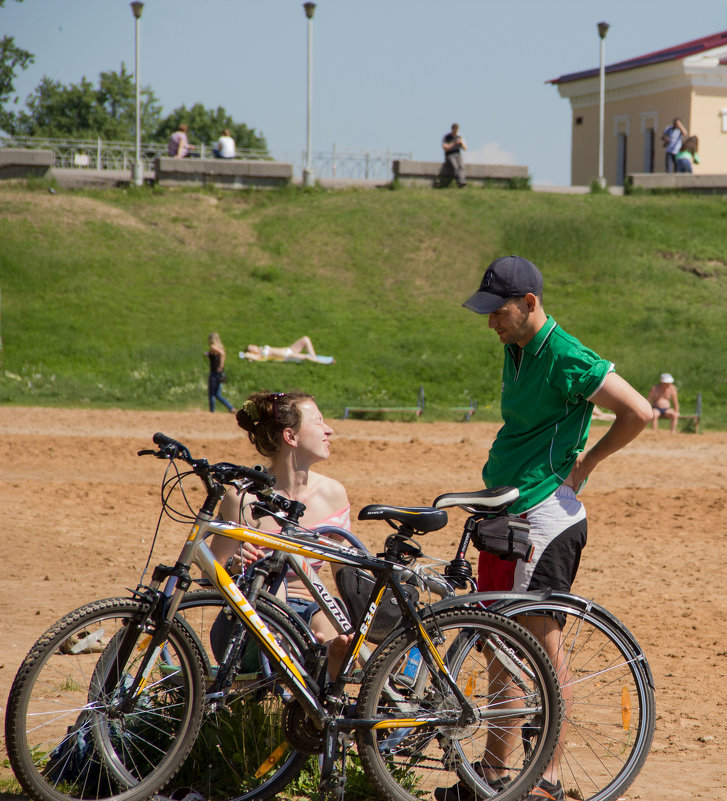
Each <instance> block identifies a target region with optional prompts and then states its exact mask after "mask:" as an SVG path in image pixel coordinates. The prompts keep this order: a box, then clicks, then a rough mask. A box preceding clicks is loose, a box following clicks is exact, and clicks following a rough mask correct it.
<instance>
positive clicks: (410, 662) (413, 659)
mask: <svg viewBox="0 0 727 801" xmlns="http://www.w3.org/2000/svg"><path fill="white" fill-rule="evenodd" d="M421 661H422V652H421V651H420V650H419V649H418V648H417V647H416V645H415V646H413V647H412V648H411V650H410V651H409V656H408V657H407V659H406V664H405V665H404V669H403V670H402V671H401V675H402V676H406V677H407V678H408V679H409V682H407V683H411V684H414V682H415V681H416V677H417V673H418V672H419V665H420V664H421Z"/></svg>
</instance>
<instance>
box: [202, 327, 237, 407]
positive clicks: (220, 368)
mask: <svg viewBox="0 0 727 801" xmlns="http://www.w3.org/2000/svg"><path fill="white" fill-rule="evenodd" d="M208 342H209V350H207V351H205V354H204V355H205V356H206V357H207V358H208V359H209V360H210V374H209V378H208V381H207V396H208V399H209V404H210V411H211V412H214V410H215V400H218V401H219V402H220V403H221V404H222V405H223V406H225V407H226V408H227V411H228V412H234V411H235V409H234V408H233V406H232V404H231V403H230V402H229V401H228V400H227V398H225V397H224V396H223V395H222V384H223V383H224V382H225V381H226V380H227V378H226V376H225V347H224V345H223V344H222V340H221V339H220V335H219V334H218V333H217V332H216V331H213V332H212V333H211V334H210V335H209V337H208Z"/></svg>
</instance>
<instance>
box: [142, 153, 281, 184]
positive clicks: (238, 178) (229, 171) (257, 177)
mask: <svg viewBox="0 0 727 801" xmlns="http://www.w3.org/2000/svg"><path fill="white" fill-rule="evenodd" d="M154 172H155V179H156V182H157V184H159V186H189V185H190V184H204V185H211V186H216V187H220V188H225V189H248V188H254V189H270V188H274V187H280V186H285V185H286V184H289V183H290V182H291V181H292V179H293V165H292V164H286V163H285V162H282V161H238V160H237V159H194V158H191V159H190V158H186V159H175V158H172V157H171V156H159V157H158V158H156V159H155V161H154Z"/></svg>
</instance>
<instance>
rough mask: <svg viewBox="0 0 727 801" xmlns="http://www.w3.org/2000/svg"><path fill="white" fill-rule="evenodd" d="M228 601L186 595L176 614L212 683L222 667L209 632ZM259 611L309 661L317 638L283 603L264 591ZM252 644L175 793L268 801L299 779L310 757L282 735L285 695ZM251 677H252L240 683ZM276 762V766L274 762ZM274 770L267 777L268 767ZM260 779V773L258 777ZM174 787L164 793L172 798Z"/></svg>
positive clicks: (213, 595) (208, 593) (208, 711)
mask: <svg viewBox="0 0 727 801" xmlns="http://www.w3.org/2000/svg"><path fill="white" fill-rule="evenodd" d="M225 608H227V609H229V607H228V606H227V603H226V601H225V599H224V598H222V596H220V595H219V594H218V593H217V591H216V590H214V589H205V590H195V591H193V592H190V593H187V594H186V595H185V596H184V598H183V599H182V602H181V604H180V607H179V610H178V612H177V616H178V617H181V618H182V619H183V620H184V621H185V625H186V626H188V627H189V628H190V629H191V630H193V631H194V639H195V641H196V643H197V647H198V648H201V649H202V650H203V651H204V656H203V662H206V664H207V665H208V674H207V680H208V684H209V683H211V681H212V680H213V679H214V676H215V673H216V669H217V666H218V663H217V660H216V659H215V656H214V650H213V648H212V646H211V643H210V628H211V626H212V623H213V621H214V620H215V619H216V618H217V616H218V614H219V613H220V612H221V611H222V610H223V609H225ZM255 611H256V612H257V613H258V615H260V617H261V618H262V620H263V622H264V623H265V625H266V626H267V627H268V628H269V629H270V630H271V631H272V632H273V634H274V635H275V637H276V639H277V640H278V641H279V642H280V643H281V644H282V645H283V647H284V648H285V649H286V650H289V651H291V650H292V652H293V653H294V655H295V656H296V658H297V659H298V660H299V661H300V662H301V663H302V662H303V661H304V659H305V653H306V651H307V649H308V648H309V647H310V646H311V645H313V644H314V643H315V639H314V637H313V635H312V633H311V632H310V629H308V628H307V627H306V626H305V624H304V623H303V622H302V620H301V619H300V618H298V616H297V615H296V616H295V618H298V619H294V616H293V615H291V614H290V613H289V610H287V608H286V607H285V605H284V604H283V602H282V601H280V600H279V599H278V598H276V597H275V596H270V595H269V594H268V593H266V592H261V593H260V594H259V596H258V598H257V599H256V602H255ZM249 642H250V641H249V640H246V642H245V644H244V645H243V651H242V653H241V655H240V657H239V660H238V665H241V666H242V667H241V668H240V669H241V670H245V671H247V672H246V673H239V672H238V673H237V674H236V678H235V679H234V682H233V686H232V688H231V689H230V691H229V693H228V694H226V695H225V696H224V697H223V698H214V699H213V698H209V699H208V701H207V703H206V705H205V714H204V721H203V723H202V727H201V730H200V734H199V736H198V738H197V742H196V743H195V746H194V747H193V749H192V751H191V752H190V754H189V756H188V757H187V761H186V762H185V764H184V765H183V766H182V769H181V770H180V772H179V774H178V775H177V776H176V777H175V780H174V783H175V786H176V787H186V788H189V789H191V790H196V791H197V792H199V793H200V794H201V795H202V796H203V797H204V798H205V799H207V801H263V799H267V798H270V797H271V796H273V795H275V794H276V793H279V792H280V791H281V790H283V789H284V788H285V787H287V786H288V785H289V784H290V783H291V782H292V781H294V780H295V778H296V777H297V776H298V775H299V774H300V772H301V771H302V769H303V767H304V766H305V765H306V763H307V761H308V759H309V757H308V756H307V755H305V754H301V753H299V752H298V751H295V750H294V749H292V748H291V747H290V746H289V745H288V744H287V743H286V742H285V737H284V735H283V733H282V711H283V706H284V704H285V701H286V697H285V690H284V688H283V686H282V685H281V684H280V683H279V679H278V678H277V676H276V675H275V674H274V672H272V669H271V668H269V667H268V668H267V669H266V670H264V671H261V675H260V676H259V677H257V676H255V674H256V672H257V671H258V670H261V666H260V664H259V662H258V666H257V667H255V666H254V665H251V662H254V660H255V658H257V659H258V660H259V653H258V652H257V648H254V649H253V651H254V653H255V654H257V657H254V656H253V657H252V659H251V656H250V654H248V648H249ZM241 676H247V679H243V678H240V677H241ZM268 760H269V761H268ZM266 764H268V765H269V768H268V769H267V770H266V771H265V772H263V773H261V774H260V771H261V770H262V766H263V765H266ZM258 774H260V775H258ZM171 789H172V788H171V787H170V788H167V790H165V794H167V795H168V794H171Z"/></svg>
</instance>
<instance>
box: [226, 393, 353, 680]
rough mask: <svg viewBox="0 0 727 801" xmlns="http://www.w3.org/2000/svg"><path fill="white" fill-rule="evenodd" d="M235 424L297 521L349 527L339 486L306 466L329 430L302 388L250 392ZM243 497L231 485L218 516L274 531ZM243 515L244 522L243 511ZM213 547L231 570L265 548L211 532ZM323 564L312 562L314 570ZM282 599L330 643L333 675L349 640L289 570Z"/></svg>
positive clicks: (325, 444) (321, 449) (325, 450)
mask: <svg viewBox="0 0 727 801" xmlns="http://www.w3.org/2000/svg"><path fill="white" fill-rule="evenodd" d="M236 419H237V424H238V425H239V426H240V428H242V429H243V430H244V431H247V435H248V437H249V439H250V442H251V443H252V444H253V445H254V446H255V448H256V450H257V452H258V453H259V454H260V455H261V456H264V457H266V458H267V459H269V460H270V462H269V464H268V469H269V470H270V472H271V473H272V474H273V475H274V476H275V479H276V481H275V490H276V491H277V492H280V493H282V494H283V495H286V496H287V497H288V498H290V499H291V500H295V501H300V502H301V503H303V504H304V505H305V512H304V513H303V515H302V517H301V518H300V522H301V524H302V525H304V526H305V527H306V528H314V527H316V526H322V525H332V526H339V527H340V528H345V529H346V530H348V529H350V526H351V504H350V503H349V501H348V496H347V495H346V490H345V489H344V487H343V484H341V483H340V482H338V481H336V480H335V479H333V478H330V477H329V476H324V475H321V474H320V473H316V472H314V471H312V470H311V467H312V466H313V465H315V464H316V463H317V462H323V461H325V460H326V459H328V457H329V455H330V441H329V437H330V436H331V434H332V433H333V429H332V428H331V427H330V426H329V425H328V423H326V422H325V420H324V419H323V415H322V414H321V412H320V410H319V409H318V406H317V405H316V402H315V399H314V398H313V396H312V395H309V394H308V393H306V392H299V391H294V392H283V393H280V392H268V391H267V390H264V391H262V392H255V393H253V394H252V395H250V397H249V398H248V399H247V400H246V401H245V403H243V404H242V407H241V408H240V409H238V411H237V414H236ZM252 500H254V498H253V497H250V498H246V497H245V496H244V495H243V494H240V493H239V492H237V491H236V490H234V489H232V488H230V489H229V490H228V491H227V494H226V495H225V497H224V498H223V500H222V503H221V504H220V517H221V518H222V519H223V520H230V521H233V522H236V523H241V522H248V524H250V523H251V522H252V523H253V525H255V527H256V528H260V529H262V530H264V531H271V532H276V531H279V530H280V527H279V525H278V523H277V522H276V521H275V520H274V519H273V518H271V517H263V518H260V519H254V520H253V521H250V519H249V517H250V514H249V511H247V509H246V507H247V504H248V503H249V502H251V501H252ZM246 514H247V517H248V519H247V521H245V515H246ZM211 547H212V551H213V552H214V554H215V557H216V558H217V560H218V561H220V562H221V563H223V564H224V563H225V562H226V561H227V560H228V559H229V558H230V557H232V559H233V572H234V568H235V567H237V569H238V572H239V571H240V570H241V569H242V565H243V564H244V565H247V564H250V563H251V562H253V561H255V560H256V559H260V558H262V557H263V556H264V555H265V552H264V551H262V550H261V549H259V548H257V547H256V546H254V545H252V544H251V543H244V544H243V545H242V548H240V545H239V543H238V542H237V541H236V540H232V539H230V538H229V537H223V536H221V535H215V537H214V539H213V542H212V546H211ZM323 564H324V563H323V562H322V561H320V562H315V563H314V564H313V567H314V568H315V570H316V571H319V570H320V569H321V567H322V566H323ZM286 592H287V603H288V605H289V606H290V607H291V608H292V609H294V610H295V611H296V612H298V614H300V615H301V616H302V617H303V619H304V620H306V622H308V623H309V625H310V627H311V629H312V630H313V632H314V633H315V634H316V636H317V637H318V639H319V640H320V641H321V642H330V643H332V645H333V648H329V673H330V674H331V676H335V675H336V674H337V673H338V670H339V669H340V664H341V660H342V658H343V656H344V655H345V646H346V643H347V641H348V638H347V637H345V636H343V635H337V632H336V631H335V629H334V628H333V626H332V625H331V623H330V621H329V620H328V619H327V618H326V616H325V615H324V614H323V613H322V612H320V611H319V610H318V605H317V604H316V603H315V602H314V601H313V599H312V598H311V596H310V593H309V592H308V589H307V587H305V585H304V584H303V582H302V581H301V580H300V579H299V578H298V576H297V575H296V574H295V573H293V572H292V571H290V572H289V574H288V575H287V576H286Z"/></svg>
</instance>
